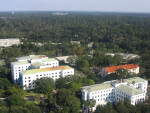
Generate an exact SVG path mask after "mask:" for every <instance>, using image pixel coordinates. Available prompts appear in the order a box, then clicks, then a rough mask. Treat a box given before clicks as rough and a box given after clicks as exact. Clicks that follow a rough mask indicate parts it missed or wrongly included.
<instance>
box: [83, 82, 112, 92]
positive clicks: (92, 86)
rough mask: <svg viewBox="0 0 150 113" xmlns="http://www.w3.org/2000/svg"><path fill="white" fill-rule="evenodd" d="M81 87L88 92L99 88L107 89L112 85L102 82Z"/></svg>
mask: <svg viewBox="0 0 150 113" xmlns="http://www.w3.org/2000/svg"><path fill="white" fill-rule="evenodd" d="M83 88H84V90H87V91H89V92H94V91H99V90H104V89H109V88H114V87H113V86H111V84H110V83H104V84H96V85H91V86H86V87H83Z"/></svg>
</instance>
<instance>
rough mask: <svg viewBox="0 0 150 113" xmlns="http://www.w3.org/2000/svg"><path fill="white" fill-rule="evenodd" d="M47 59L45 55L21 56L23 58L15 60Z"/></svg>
mask: <svg viewBox="0 0 150 113" xmlns="http://www.w3.org/2000/svg"><path fill="white" fill-rule="evenodd" d="M44 57H47V56H45V55H29V56H23V57H18V58H16V59H17V60H32V59H40V58H44Z"/></svg>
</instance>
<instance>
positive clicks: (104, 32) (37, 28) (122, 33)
mask: <svg viewBox="0 0 150 113" xmlns="http://www.w3.org/2000/svg"><path fill="white" fill-rule="evenodd" d="M45 13H46V12H45ZM45 13H44V12H43V13H42V12H41V13H31V14H32V15H27V14H26V13H22V14H17V13H16V15H12V16H11V17H12V18H1V19H0V37H1V38H11V37H12V38H14V37H17V38H27V39H28V40H29V39H30V40H33V41H44V42H46V41H49V40H50V41H55V42H64V41H67V42H68V41H70V40H80V41H83V42H88V41H95V42H99V41H106V42H107V41H111V42H113V43H117V42H118V43H120V42H122V41H123V40H126V41H139V40H148V39H149V36H150V33H149V32H148V31H149V30H150V28H149V26H150V19H149V18H150V17H149V15H147V16H143V15H138V14H137V15H138V16H136V15H133V16H131V15H121V14H114V15H111V14H101V15H94V14H93V15H90V14H83V15H82V14H79V15H78V14H70V15H67V16H53V15H49V13H47V16H44V14H45ZM19 15H22V16H19ZM23 15H24V16H23ZM6 17H7V16H6ZM137 39H138V40H137Z"/></svg>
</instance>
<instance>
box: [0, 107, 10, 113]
mask: <svg viewBox="0 0 150 113" xmlns="http://www.w3.org/2000/svg"><path fill="white" fill-rule="evenodd" d="M8 111H9V109H8V108H7V107H6V106H0V113H9V112H8Z"/></svg>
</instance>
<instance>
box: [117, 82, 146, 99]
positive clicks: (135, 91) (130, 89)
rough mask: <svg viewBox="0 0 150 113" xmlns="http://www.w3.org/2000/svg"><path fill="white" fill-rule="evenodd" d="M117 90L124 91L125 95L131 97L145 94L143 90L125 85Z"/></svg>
mask: <svg viewBox="0 0 150 113" xmlns="http://www.w3.org/2000/svg"><path fill="white" fill-rule="evenodd" d="M117 89H119V90H121V91H123V92H124V93H127V94H129V95H131V96H134V95H139V94H142V93H143V92H142V91H141V90H139V89H136V88H133V87H131V86H128V85H123V84H121V85H119V86H118V87H117Z"/></svg>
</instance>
